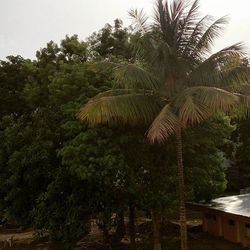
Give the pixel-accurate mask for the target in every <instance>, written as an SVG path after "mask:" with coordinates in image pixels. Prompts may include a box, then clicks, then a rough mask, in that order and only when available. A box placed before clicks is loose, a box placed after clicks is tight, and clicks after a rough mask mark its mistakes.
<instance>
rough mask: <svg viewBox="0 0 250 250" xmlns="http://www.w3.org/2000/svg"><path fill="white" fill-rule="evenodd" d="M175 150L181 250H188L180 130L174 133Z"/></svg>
mask: <svg viewBox="0 0 250 250" xmlns="http://www.w3.org/2000/svg"><path fill="white" fill-rule="evenodd" d="M176 149H177V164H178V182H179V209H180V234H181V235H180V236H181V250H187V249H188V246H187V218H186V207H185V183H184V167H183V152H182V135H181V128H179V129H178V130H177V132H176Z"/></svg>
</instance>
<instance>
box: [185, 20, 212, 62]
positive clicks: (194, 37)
mask: <svg viewBox="0 0 250 250" xmlns="http://www.w3.org/2000/svg"><path fill="white" fill-rule="evenodd" d="M212 20H213V17H212V16H210V15H206V16H204V17H203V18H201V19H200V20H199V21H198V22H197V23H196V24H195V27H194V28H192V29H191V30H190V31H189V33H190V34H189V36H188V37H186V38H185V40H184V41H182V44H181V45H182V46H181V47H183V45H184V48H183V52H182V56H183V57H184V58H187V57H190V55H191V54H192V53H193V51H194V50H195V47H196V45H197V44H198V42H199V40H200V38H201V37H202V35H203V34H204V32H205V31H206V30H207V28H208V27H209V24H210V23H211V22H212ZM191 59H192V58H191Z"/></svg>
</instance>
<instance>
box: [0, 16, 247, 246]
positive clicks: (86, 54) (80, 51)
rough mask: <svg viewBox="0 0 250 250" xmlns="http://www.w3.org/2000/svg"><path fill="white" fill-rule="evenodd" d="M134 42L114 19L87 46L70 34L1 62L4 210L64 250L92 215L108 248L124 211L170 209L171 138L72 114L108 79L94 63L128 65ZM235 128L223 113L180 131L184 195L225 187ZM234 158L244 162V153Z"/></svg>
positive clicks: (203, 196) (0, 200) (206, 195)
mask: <svg viewBox="0 0 250 250" xmlns="http://www.w3.org/2000/svg"><path fill="white" fill-rule="evenodd" d="M133 38H135V37H133V35H132V34H131V33H130V32H129V30H128V29H126V28H123V26H122V23H121V21H119V20H116V21H115V23H114V26H111V25H106V26H105V27H104V28H103V29H102V30H101V31H99V32H98V33H94V34H93V35H92V36H91V37H90V38H89V39H88V41H87V42H83V41H79V39H78V37H77V36H76V35H74V36H72V37H68V36H67V37H66V38H65V39H63V40H62V41H61V44H60V46H58V45H57V44H55V43H54V42H49V43H48V44H47V47H45V48H43V49H40V50H39V51H38V52H37V57H36V59H35V60H33V61H32V60H29V59H24V58H22V57H20V56H9V57H7V58H6V60H5V61H1V63H0V100H1V101H0V141H1V144H0V209H1V210H0V215H1V216H2V217H5V218H7V219H8V221H9V222H11V223H14V224H16V225H18V226H21V227H27V226H33V227H35V228H36V229H37V232H38V233H39V234H42V233H43V232H49V235H50V237H51V239H52V240H56V241H59V242H61V243H62V245H63V247H64V248H68V249H69V248H70V246H71V245H72V244H74V243H75V242H76V241H77V240H79V239H80V238H81V237H83V236H84V235H85V234H87V233H88V232H89V230H90V221H91V219H92V220H93V219H95V220H96V222H97V224H98V225H99V227H100V229H102V230H103V232H104V235H105V239H106V241H107V244H111V245H112V244H113V243H112V242H111V239H112V238H111V235H110V232H109V229H110V228H112V227H115V228H116V235H115V237H116V239H118V240H119V239H120V238H121V237H122V235H123V234H124V230H123V229H121V228H122V226H123V225H122V221H123V220H124V215H127V214H130V215H131V212H132V211H134V210H136V211H140V212H142V213H145V214H148V212H149V211H151V210H152V209H155V208H158V209H159V211H161V213H162V215H163V216H168V215H169V214H170V213H168V212H169V211H173V208H174V207H175V206H176V200H177V197H176V189H177V180H176V178H177V177H176V175H177V169H176V158H175V145H174V143H175V140H174V138H171V139H170V141H169V143H167V144H164V145H154V146H152V145H149V144H148V142H147V140H146V139H145V137H144V132H145V128H144V127H129V126H120V127H118V128H117V127H116V128H113V127H110V126H98V127H88V126H87V124H85V123H84V122H82V121H79V120H78V119H77V118H76V113H77V112H78V111H79V108H80V106H81V105H82V104H83V103H86V102H87V101H88V100H89V98H91V97H93V96H95V95H96V94H98V93H100V92H103V91H105V90H109V89H110V88H111V86H112V84H113V81H114V79H113V77H112V74H110V73H109V72H98V73H97V72H96V71H95V69H94V68H93V67H92V65H93V63H94V62H96V61H99V60H102V59H108V60H113V61H125V62H127V61H130V62H131V61H133V60H134V59H135V54H134V50H133V46H132V45H133V44H132V43H133ZM234 128H235V127H234V126H232V125H231V124H230V119H229V118H228V117H226V116H223V115H221V116H219V117H216V118H212V119H210V120H209V121H207V122H206V123H204V124H200V125H199V126H196V127H192V128H190V129H188V130H186V131H185V133H184V135H183V137H184V139H183V140H184V159H185V165H186V170H185V171H186V174H187V197H188V198H189V199H190V200H194V199H195V200H209V199H211V198H212V197H215V196H218V195H220V194H221V193H222V192H223V191H224V190H225V188H226V183H227V181H226V178H225V167H224V165H223V161H224V160H225V155H224V154H223V150H224V148H225V147H226V146H227V145H228V144H229V143H230V136H231V133H232V132H233V130H234ZM245 140H246V141H247V140H248V139H247V138H246V137H245ZM243 145H245V144H244V143H242V144H241V148H242V147H243ZM244 150H245V149H242V151H244ZM242 151H241V152H242ZM243 155H244V153H243ZM237 156H238V158H240V159H241V160H242V161H243V159H244V161H246V160H247V159H245V158H244V157H240V150H239V151H238V152H237ZM114 214H116V215H117V216H116V217H115V218H114V216H113V215H114ZM130 218H132V217H130ZM132 229H133V225H131V227H130V232H132V231H133V230H132Z"/></svg>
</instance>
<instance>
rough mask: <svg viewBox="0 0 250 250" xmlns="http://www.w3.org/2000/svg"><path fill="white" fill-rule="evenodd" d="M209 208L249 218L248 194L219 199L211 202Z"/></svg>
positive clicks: (249, 201)
mask: <svg viewBox="0 0 250 250" xmlns="http://www.w3.org/2000/svg"><path fill="white" fill-rule="evenodd" d="M209 207H210V208H213V209H215V210H219V211H224V212H228V213H231V214H237V215H242V216H247V217H250V194H243V195H234V196H227V197H221V198H217V199H214V200H212V202H211V205H210V206H209Z"/></svg>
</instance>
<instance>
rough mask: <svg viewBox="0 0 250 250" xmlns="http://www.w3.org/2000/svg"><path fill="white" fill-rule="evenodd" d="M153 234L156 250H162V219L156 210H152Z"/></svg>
mask: <svg viewBox="0 0 250 250" xmlns="http://www.w3.org/2000/svg"><path fill="white" fill-rule="evenodd" d="M151 216H152V225H153V234H154V250H161V218H160V214H159V212H158V211H157V210H156V209H152V210H151Z"/></svg>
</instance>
